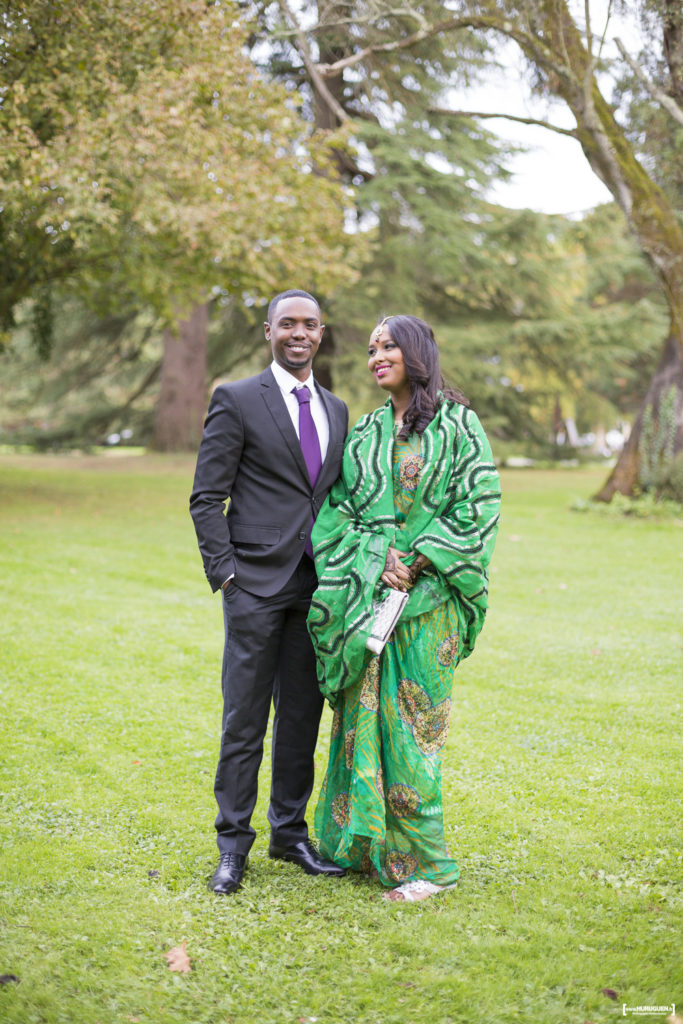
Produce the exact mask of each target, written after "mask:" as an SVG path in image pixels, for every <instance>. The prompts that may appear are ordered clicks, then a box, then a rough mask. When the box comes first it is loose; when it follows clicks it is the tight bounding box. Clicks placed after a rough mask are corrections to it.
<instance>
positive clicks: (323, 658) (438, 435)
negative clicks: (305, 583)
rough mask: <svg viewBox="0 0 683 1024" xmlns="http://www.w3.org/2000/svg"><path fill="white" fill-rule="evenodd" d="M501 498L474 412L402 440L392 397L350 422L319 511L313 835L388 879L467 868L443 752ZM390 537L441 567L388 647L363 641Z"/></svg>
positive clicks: (446, 874)
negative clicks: (444, 786) (318, 777)
mask: <svg viewBox="0 0 683 1024" xmlns="http://www.w3.org/2000/svg"><path fill="white" fill-rule="evenodd" d="M382 466H385V467H386V471H388V472H386V471H385V472H382ZM385 484H386V486H384V485H385ZM499 497H500V495H499V489H498V477H497V473H496V471H495V468H494V466H493V462H492V459H491V453H490V448H489V446H488V441H487V440H486V438H485V435H484V433H483V430H482V429H481V425H480V424H479V422H478V420H477V419H476V417H475V416H474V414H473V413H471V412H470V411H469V410H466V409H464V407H462V406H457V405H455V403H444V406H443V407H442V410H441V411H440V413H439V414H438V417H437V421H436V422H433V424H430V427H429V428H428V429H427V431H425V433H424V434H423V436H422V438H419V437H418V436H417V435H411V437H410V438H409V439H408V440H407V441H402V440H399V439H398V438H396V437H395V435H394V432H393V414H392V411H391V407H390V405H388V406H385V407H383V408H382V409H380V410H377V411H376V413H373V414H370V416H369V417H364V418H363V419H362V420H361V421H360V423H359V424H358V425H357V426H356V428H354V431H352V433H351V435H350V437H349V441H348V443H347V448H346V452H345V457H344V467H343V470H342V478H341V480H340V481H339V483H338V484H337V485H335V488H334V489H333V491H332V493H331V495H330V498H329V499H328V502H327V504H326V506H325V507H324V508H323V510H322V512H321V514H320V516H319V518H318V521H317V525H316V530H315V532H314V544H315V549H316V565H317V567H318V573H319V578H320V587H319V590H318V591H317V592H316V595H315V597H314V600H313V605H312V608H311V615H310V617H309V629H310V631H311V636H312V638H313V641H314V644H315V646H316V652H317V655H318V668H319V674H320V676H321V688H322V689H323V692H324V693H325V694H326V696H327V698H328V700H329V701H330V703H331V704H332V706H333V707H334V716H333V722H332V737H331V744H330V755H329V763H328V769H327V774H326V778H325V781H324V783H323V787H322V790H321V793H320V799H319V802H318V805H317V808H316V812H315V827H316V833H317V836H318V840H319V844H320V850H321V853H322V854H323V855H324V856H326V857H330V858H331V859H333V860H334V861H336V862H337V863H338V864H341V865H343V866H344V867H347V868H350V869H352V870H356V871H364V872H366V873H368V874H371V875H373V876H376V877H377V876H378V877H379V878H380V879H381V881H382V882H383V883H384V884H385V885H387V886H395V885H400V884H401V883H403V882H405V881H408V880H410V879H416V878H422V879H428V880H429V881H431V882H434V883H436V884H438V885H450V884H453V883H454V882H455V881H456V879H457V878H458V867H457V864H456V863H455V861H454V860H453V858H452V857H451V856H450V854H449V852H448V849H447V847H446V841H445V836H444V828H443V809H442V803H441V758H442V752H443V747H444V744H445V742H446V738H447V736H448V726H449V720H450V711H451V689H452V685H453V675H454V671H455V667H456V665H457V664H458V661H459V660H460V658H461V657H466V656H467V654H469V653H470V651H471V649H472V647H473V644H474V639H475V637H476V634H477V633H478V632H479V630H480V629H481V625H482V624H483V613H484V611H485V607H486V591H487V585H486V584H487V578H486V564H487V563H488V559H489V558H490V554H491V551H492V549H493V542H494V538H495V532H496V526H497V520H498V504H499ZM390 543H391V544H392V546H395V547H396V548H399V549H400V550H404V551H411V552H412V553H413V554H416V553H417V552H418V551H422V552H423V553H424V554H425V555H427V557H428V558H430V560H431V561H432V563H433V565H432V567H430V568H429V569H427V570H426V571H424V572H423V573H422V574H421V575H420V576H419V577H418V581H417V583H416V584H415V586H414V587H413V589H412V591H411V594H410V599H409V601H408V604H407V606H406V609H405V611H404V613H403V615H402V618H401V620H400V621H399V623H398V625H397V627H396V629H395V631H394V634H393V637H392V639H391V640H390V642H389V643H388V644H387V646H386V647H385V648H384V651H383V652H382V654H381V655H380V656H379V657H378V656H376V655H373V654H371V653H370V652H369V651H368V650H367V649H366V648H365V640H366V639H367V635H368V632H369V626H370V603H371V600H372V596H373V594H374V595H375V596H376V595H377V594H379V593H381V591H382V588H383V585H382V584H381V583H379V582H378V580H379V575H380V573H381V572H382V570H383V567H384V559H385V557H386V548H387V547H388V545H389V544H390ZM459 587H462V589H459Z"/></svg>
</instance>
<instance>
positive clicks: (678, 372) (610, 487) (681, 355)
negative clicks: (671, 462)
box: [595, 335, 683, 501]
mask: <svg viewBox="0 0 683 1024" xmlns="http://www.w3.org/2000/svg"><path fill="white" fill-rule="evenodd" d="M672 388H673V389H674V393H675V395H676V400H675V404H674V415H675V417H676V426H675V430H676V434H675V440H674V451H675V452H678V451H681V450H683V402H682V401H681V395H682V394H683V346H682V345H681V341H680V339H679V338H675V337H674V336H673V335H670V336H669V338H668V339H667V342H666V345H665V346H664V351H663V353H662V357H661V359H660V361H659V366H658V367H657V369H656V371H655V375H654V377H653V378H652V381H651V383H650V387H649V388H648V392H647V395H646V396H645V401H644V402H643V404H642V406H641V407H640V409H639V410H638V415H637V417H636V420H635V423H634V424H633V429H632V430H631V435H630V437H629V439H628V441H627V442H626V444H625V445H624V447H623V449H622V452H621V455H620V456H619V458H618V460H617V464H616V466H615V467H614V469H613V470H612V472H611V473H610V475H609V477H608V478H607V480H606V481H605V484H604V486H603V487H602V488H601V489H600V490H599V491H598V493H597V494H596V495H595V500H596V501H611V500H612V498H613V496H614V494H615V493H616V492H617V491H618V492H619V493H620V494H633V493H634V491H635V490H636V489H637V488H638V485H639V473H640V462H641V444H640V442H641V438H642V433H643V421H644V418H645V413H646V411H647V410H648V409H649V410H650V413H651V416H652V419H653V421H654V423H655V424H657V425H658V426H661V428H662V429H663V428H664V424H663V423H662V419H663V417H662V415H661V413H662V399H663V398H664V397H665V396H666V395H668V394H670V392H671V389H672Z"/></svg>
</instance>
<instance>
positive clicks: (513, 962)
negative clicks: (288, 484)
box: [0, 456, 683, 1024]
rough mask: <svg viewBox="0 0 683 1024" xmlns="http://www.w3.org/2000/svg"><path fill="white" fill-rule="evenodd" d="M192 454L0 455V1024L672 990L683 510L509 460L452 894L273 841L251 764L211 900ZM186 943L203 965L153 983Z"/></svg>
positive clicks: (676, 936)
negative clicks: (231, 891)
mask: <svg viewBox="0 0 683 1024" xmlns="http://www.w3.org/2000/svg"><path fill="white" fill-rule="evenodd" d="M192 470H193V463H192V461H191V460H187V459H173V458H166V457H157V458H154V457H146V456H145V457H139V458H117V459H114V458H104V457H101V458H87V457H84V458H81V459H73V458H72V459H68V458H49V457H37V456H36V457H12V456H5V457H0V530H1V535H2V545H1V547H0V576H1V578H2V589H1V592H0V699H1V701H2V725H1V727H0V750H1V752H2V753H1V755H0V791H1V797H0V801H1V802H0V807H1V808H2V814H1V818H0V829H1V835H0V841H1V843H2V846H1V852H0V858H1V867H0V926H1V927H0V975H15V976H16V978H18V979H19V980H18V982H15V981H12V980H7V979H6V978H5V979H3V980H4V981H5V983H4V984H2V985H0V1020H1V1021H3V1024H29V1022H31V1024H33V1022H48V1024H57V1022H64V1024H110V1022H112V1024H114V1022H116V1024H119V1022H121V1024H125V1022H134V1024H135V1022H145V1024H167V1022H168V1024H171V1022H178V1024H228V1022H234V1024H252V1022H258V1024H289V1022H292V1024H298V1022H308V1021H316V1020H317V1021H319V1022H321V1024H347V1022H348V1024H446V1022H454V1024H461V1022H462V1024H469V1022H479V1021H482V1022H488V1021H521V1022H525V1024H584V1022H592V1024H599V1022H613V1021H615V1020H616V1018H617V1017H619V1016H622V1004H624V1003H625V1004H626V1005H627V1007H635V1006H644V1005H649V1006H652V1005H655V1006H662V1007H663V1006H665V1005H668V1006H670V1005H671V1004H672V1003H676V1004H681V1005H683V968H682V962H683V958H682V955H681V954H682V941H681V934H682V922H683V912H682V911H683V906H682V904H683V901H682V898H681V881H682V877H683V852H682V851H683V843H682V836H681V735H680V722H681V717H680V712H681V636H680V625H681V608H682V601H681V596H682V595H681V590H682V582H681V581H682V578H683V573H682V572H681V568H682V566H681V555H682V554H683V530H682V529H681V524H680V523H676V522H673V521H671V520H669V521H653V520H643V521H631V520H625V519H615V518H611V517H604V516H596V515H592V514H581V513H574V512H570V511H568V507H569V504H570V502H571V500H572V498H573V497H575V496H581V497H587V496H588V495H590V494H591V493H592V491H594V490H595V488H596V487H597V485H598V484H599V483H600V482H601V480H602V478H603V474H604V471H603V470H563V471H552V472H543V471H516V472H515V471H509V472H508V473H507V474H505V476H504V480H503V485H504V513H503V515H504V518H503V525H502V528H501V533H500V537H499V542H498V548H497V550H496V554H495V556H494V568H493V573H492V586H491V593H492V600H491V609H490V615H489V619H488V622H487V624H486V627H485V629H484V632H483V634H482V636H481V638H480V641H479V645H478V648H477V651H476V652H475V654H474V655H473V656H472V657H471V658H470V659H469V660H468V661H467V662H465V663H464V664H463V665H462V666H461V667H460V668H459V669H458V672H457V674H456V685H455V690H454V710H453V716H452V725H451V733H450V737H449V740H448V745H447V748H446V757H445V764H446V767H445V793H444V797H445V803H446V824H447V830H448V836H449V842H450V845H451V848H452V850H453V851H454V853H455V854H456V856H457V859H458V861H459V863H460V866H461V873H462V877H461V882H460V884H459V885H458V887H457V888H456V889H455V890H453V891H452V892H449V893H445V894H443V895H441V896H439V897H436V898H435V899H433V900H430V901H427V902H426V903H423V904H417V905H403V906H401V905H396V904H394V905H387V904H386V903H385V902H383V901H382V900H381V899H380V890H379V888H378V886H377V885H376V884H374V883H371V882H369V881H367V880H365V879H364V878H359V877H355V876H354V877H348V878H346V879H342V880H326V879H317V878H309V877H308V876H306V875H304V874H303V873H302V872H301V871H300V870H299V869H297V868H295V867H293V866H292V865H287V864H282V863H279V862H278V863H276V862H272V861H270V860H269V859H268V855H267V844H268V830H267V822H266V806H267V804H266V799H267V791H268V778H269V773H268V769H267V767H265V768H264V771H263V779H262V787H261V788H262V794H261V798H260V801H259V805H258V808H257V814H256V819H255V825H256V828H257V830H258V833H259V834H258V838H257V841H256V844H255V846H254V848H253V850H252V856H251V867H250V870H249V872H248V875H247V880H246V883H245V885H244V887H243V890H242V891H241V892H240V893H239V894H237V895H236V896H232V897H228V898H219V897H215V896H213V895H212V894H209V893H208V892H207V889H206V882H207V879H208V877H209V876H210V874H211V872H212V870H213V866H214V861H215V856H216V850H215V840H214V834H213V818H214V802H213V792H212V784H213V772H214V767H215V759H216V755H217V750H218V740H219V724H220V696H219V692H220V684H219V669H220V658H221V652H222V637H221V631H222V618H221V610H220V605H219V601H218V599H217V598H215V597H212V595H211V594H210V591H209V588H208V586H207V584H206V582H205V580H204V575H203V571H202V568H201V563H200V559H199V555H198V553H197V550H196V546H195V539H194V531H193V529H192V524H191V521H190V518H189V515H188V513H187V499H188V495H189V490H190V483H191V476H192ZM329 724H330V717H329V714H328V713H326V715H325V718H324V720H323V727H322V736H321V743H320V751H319V761H318V767H319V776H318V782H320V781H321V780H322V769H323V765H324V762H325V756H326V746H327V733H328V731H329ZM182 942H185V943H186V949H187V953H188V954H189V956H190V958H191V964H192V970H191V972H190V973H187V974H178V973H172V972H171V971H170V970H169V967H168V965H167V963H166V961H165V959H164V953H165V952H167V951H168V950H169V949H170V948H172V947H174V946H177V945H179V944H181V943H182ZM603 990H611V992H612V995H613V996H614V997H615V998H610V995H609V994H605V992H604V991H603ZM627 1015H628V1014H627ZM666 1016H667V1014H666V1013H665V1012H661V1013H652V1014H650V1015H648V1016H646V1017H639V1018H637V1019H643V1020H651V1021H664V1020H665V1019H666ZM632 1019H636V1018H635V1016H633V1017H632Z"/></svg>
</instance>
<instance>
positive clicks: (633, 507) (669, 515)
mask: <svg viewBox="0 0 683 1024" xmlns="http://www.w3.org/2000/svg"><path fill="white" fill-rule="evenodd" d="M679 475H680V471H679ZM571 509H572V511H573V512H594V513H596V514H597V515H599V516H608V517H609V516H611V517H613V518H620V517H621V516H628V517H632V518H634V519H674V520H678V521H679V522H683V502H681V501H680V500H679V499H678V498H674V497H672V496H668V497H663V498H662V497H658V496H657V494H655V492H654V491H645V492H644V493H641V494H637V495H635V496H634V497H630V496H629V495H627V494H615V495H614V497H613V498H612V500H611V502H609V503H608V502H605V501H590V500H586V499H584V498H576V499H575V500H574V501H573V502H572V504H571Z"/></svg>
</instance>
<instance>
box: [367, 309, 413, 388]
mask: <svg viewBox="0 0 683 1024" xmlns="http://www.w3.org/2000/svg"><path fill="white" fill-rule="evenodd" d="M368 369H369V371H370V373H371V374H372V375H373V377H374V378H375V380H376V381H377V383H378V384H379V386H380V387H381V388H384V390H385V391H388V392H390V394H392V395H400V394H403V393H405V392H410V383H409V381H408V374H407V373H406V366H405V363H404V361H403V353H402V352H401V350H400V348H399V347H398V345H397V344H396V342H395V341H393V340H392V337H391V334H390V333H389V328H388V327H387V325H386V324H383V326H382V328H381V330H380V331H379V334H378V332H377V328H375V330H374V331H373V332H372V334H371V335H370V344H369V345H368Z"/></svg>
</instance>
